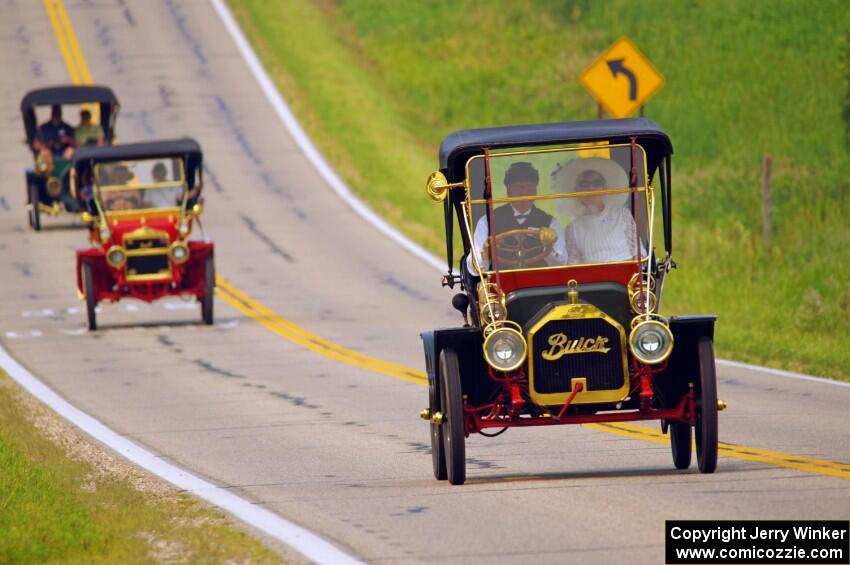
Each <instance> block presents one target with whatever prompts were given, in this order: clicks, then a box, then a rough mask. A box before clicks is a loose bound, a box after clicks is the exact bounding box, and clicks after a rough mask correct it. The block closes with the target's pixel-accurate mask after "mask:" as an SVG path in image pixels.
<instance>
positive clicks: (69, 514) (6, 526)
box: [0, 373, 280, 564]
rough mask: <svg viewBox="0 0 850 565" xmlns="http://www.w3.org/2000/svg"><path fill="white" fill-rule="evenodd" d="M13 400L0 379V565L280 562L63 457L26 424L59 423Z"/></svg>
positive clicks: (185, 510) (170, 504)
mask: <svg viewBox="0 0 850 565" xmlns="http://www.w3.org/2000/svg"><path fill="white" fill-rule="evenodd" d="M21 395H22V393H21V392H19V389H18V388H17V387H16V386H14V385H13V384H12V382H11V381H10V380H9V379H8V378H7V377H6V376H5V375H4V374H2V373H0V563H10V564H11V563H45V562H63V563H82V562H85V563H153V562H162V561H168V562H175V561H178V562H192V563H222V562H225V561H229V560H230V561H233V562H252V563H254V562H260V563H278V562H280V559H279V558H278V557H277V556H276V555H274V554H273V553H272V552H271V551H269V550H268V549H267V548H265V547H264V546H263V545H262V544H260V542H259V541H257V540H255V539H253V538H251V537H250V536H248V535H247V534H245V533H244V532H242V531H241V530H239V529H237V528H236V527H234V526H233V525H232V524H231V523H230V522H229V521H228V520H227V519H226V518H225V517H224V516H223V515H222V514H221V513H220V512H218V511H215V510H212V509H210V508H208V507H206V506H204V505H202V504H201V503H199V502H197V501H195V500H194V499H193V498H191V497H190V496H188V495H185V494H179V493H177V492H175V491H174V490H173V489H170V488H165V487H162V486H161V485H159V486H158V487H156V488H151V487H148V488H147V489H145V490H138V489H137V488H135V487H134V486H133V484H131V482H132V480H133V477H135V479H136V480H137V481H138V480H141V479H139V477H143V476H142V475H141V474H140V473H138V472H136V471H130V472H129V473H130V475H132V476H133V477H131V478H130V480H128V479H127V477H125V476H116V474H115V473H113V472H109V471H108V470H106V471H105V470H104V469H103V468H102V467H99V466H98V465H93V464H92V463H90V462H88V461H85V460H81V459H80V458H69V457H68V456H67V454H66V452H65V450H64V449H63V448H61V447H60V446H59V445H57V444H56V443H54V442H53V441H51V440H49V439H47V437H45V435H44V433H42V432H41V431H40V430H39V429H38V428H36V427H35V426H34V425H33V423H32V420H33V419H34V418H37V421H40V422H41V427H42V428H44V422H50V421H56V420H57V419H58V417H57V416H55V415H52V414H51V415H46V412H47V411H46V409H45V408H42V407H34V408H27V407H26V406H28V405H33V404H34V402H33V401H32V400H29V401H27V402H26V403H24V402H22V396H21ZM48 427H49V428H50V429H52V430H55V429H56V428H55V426H54V425H49V426H48ZM65 439H66V440H67V437H66V438H65ZM73 445H74V446H75V448H76V449H75V451H76V452H79V451H86V452H87V453H91V450H80V446H79V442H77V441H74V442H73ZM95 451H96V450H95ZM135 484H139V483H138V482H137V483H135ZM144 484H148V485H150V484H151V479H145V480H144ZM153 484H159V483H157V482H156V481H154V482H153Z"/></svg>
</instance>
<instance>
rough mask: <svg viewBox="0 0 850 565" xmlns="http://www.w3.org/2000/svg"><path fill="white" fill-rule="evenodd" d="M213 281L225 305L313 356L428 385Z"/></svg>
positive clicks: (415, 375) (424, 379)
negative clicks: (313, 352)
mask: <svg viewBox="0 0 850 565" xmlns="http://www.w3.org/2000/svg"><path fill="white" fill-rule="evenodd" d="M215 281H216V292H217V293H218V295H219V296H220V297H221V298H223V299H224V300H225V301H226V302H227V303H228V304H230V305H231V306H233V307H234V308H236V309H237V310H239V311H240V312H242V313H243V314H245V315H246V316H250V317H251V318H253V319H254V320H256V321H258V322H259V323H260V324H262V325H263V326H265V327H266V328H268V329H270V330H271V331H273V332H274V333H276V334H278V335H280V336H282V337H285V338H286V339H288V340H290V341H293V342H295V343H297V344H298V345H301V346H303V347H306V348H307V349H310V350H312V351H315V352H316V353H321V354H322V355H326V356H328V357H330V358H331V359H336V360H337V361H341V362H343V363H348V364H349V365H354V366H356V367H360V368H363V369H366V370H369V371H374V372H376V373H383V374H384V375H389V376H391V377H395V378H397V379H401V380H404V381H409V382H413V383H418V384H427V383H428V378H427V377H426V375H425V373H422V372H420V371H415V370H413V369H409V368H407V367H404V366H402V365H396V364H395V363H390V362H387V361H382V360H380V359H375V358H374V357H369V356H367V355H363V354H362V353H358V352H356V351H353V350H351V349H347V348H345V347H342V346H340V345H337V344H335V343H333V342H331V341H328V340H326V339H323V338H321V337H319V336H317V335H316V334H314V333H311V332H309V331H307V330H305V329H304V328H302V327H300V326H298V325H296V324H294V323H293V322H290V321H289V320H287V319H285V318H283V317H282V316H281V315H279V314H277V313H276V312H274V311H273V310H271V309H270V308H268V307H266V306H264V305H263V304H261V303H260V302H257V301H256V300H254V299H253V298H251V297H250V296H248V295H247V294H245V293H244V292H242V291H241V290H239V289H238V288H236V287H235V286H233V285H232V284H231V283H230V282H228V281H227V280H225V279H223V278H222V277H220V276H216V278H215Z"/></svg>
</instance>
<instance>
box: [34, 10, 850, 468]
mask: <svg viewBox="0 0 850 565" xmlns="http://www.w3.org/2000/svg"><path fill="white" fill-rule="evenodd" d="M43 2H44V7H45V9H46V10H47V14H48V16H49V17H50V22H51V24H52V25H53V31H54V32H55V34H56V39H57V40H58V42H59V49H60V51H61V52H62V56H63V57H64V59H65V64H66V66H67V67H68V73H69V74H70V75H71V80H72V81H73V82H74V83H75V84H80V83H83V84H91V82H92V79H91V74H90V73H89V69H88V65H86V61H85V58H84V57H83V53H82V50H81V49H80V45H79V43H78V42H77V36H76V34H75V33H74V28H73V27H72V25H71V21H70V20H69V18H68V14H67V12H66V11H65V7H64V6H63V4H62V0H43ZM216 284H217V288H216V293H217V294H218V296H219V297H220V298H222V299H223V300H224V301H225V302H227V303H228V304H230V305H231V306H233V307H234V308H235V309H236V310H238V311H239V312H242V313H243V314H245V315H246V316H249V317H250V318H252V319H254V320H256V321H257V322H259V323H260V324H261V325H263V326H264V327H266V328H268V329H269V330H271V331H273V332H274V333H276V334H278V335H280V336H282V337H284V338H286V339H288V340H290V341H292V342H293V343H297V344H298V345H301V346H303V347H306V348H307V349H310V350H312V351H315V352H317V353H321V354H322V355H325V356H327V357H330V358H332V359H335V360H337V361H340V362H342V363H348V364H350V365H354V366H357V367H361V368H363V369H366V370H369V371H374V372H377V373H382V374H384V375H388V376H391V377H393V378H396V379H401V380H404V381H408V382H413V383H417V384H422V385H425V384H427V383H428V380H427V376H426V375H425V373H423V372H421V371H416V370H414V369H410V368H408V367H404V366H403V365H398V364H395V363H390V362H388V361H383V360H381V359H376V358H374V357H369V356H367V355H363V354H362V353H358V352H356V351H353V350H351V349H347V348H345V347H342V346H341V345H337V344H335V343H333V342H331V341H328V340H326V339H323V338H321V337H319V336H318V335H316V334H314V333H311V332H310V331H308V330H306V329H304V328H302V327H301V326H298V325H297V324H295V323H293V322H291V321H289V320H287V319H285V318H283V317H282V316H280V315H279V314H277V313H276V312H274V311H273V310H271V309H270V308H268V307H267V306H265V305H263V304H262V303H260V302H258V301H256V300H254V299H253V298H251V297H249V296H248V295H247V294H245V293H244V292H242V291H241V290H239V289H238V288H236V287H235V286H234V285H233V284H232V283H230V282H228V281H227V280H225V279H224V278H222V277H219V276H217V277H216ZM584 426H585V427H587V428H590V429H593V430H598V431H604V432H607V433H612V434H617V435H621V436H625V437H629V438H632V439H640V440H644V441H650V442H654V443H659V444H664V445H669V443H670V440H669V438H668V437H667V436H665V435H664V434H662V433H661V432H660V431H657V430H652V429H650V428H645V427H643V426H637V425H633V424H627V423H622V422H618V423H609V424H585V425H584ZM719 451H720V454H721V455H725V456H727V457H734V458H737V459H744V460H747V461H755V462H759V463H766V464H770V465H775V466H778V467H784V468H787V469H796V470H800V471H805V472H809V473H818V474H821V475H830V476H834V477H841V478H843V479H850V464H846V463H839V462H835V461H828V460H825V459H815V458H812V457H802V456H797V455H789V454H786V453H778V452H774V451H767V450H764V449H755V448H751V447H745V446H740V445H734V444H730V443H722V442H721V443H720V446H719Z"/></svg>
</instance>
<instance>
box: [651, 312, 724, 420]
mask: <svg viewBox="0 0 850 565" xmlns="http://www.w3.org/2000/svg"><path fill="white" fill-rule="evenodd" d="M716 321H717V316H715V315H703V316H673V317H671V318H670V331H671V332H672V333H673V353H672V355H670V359H669V361H668V363H667V368H666V369H665V370H664V371H663V372H661V373H659V374H657V375H656V376H655V388H656V392H657V393H658V395H659V397H660V399H661V402H662V404H663V406H664V407H665V408H672V407H673V406H675V405H677V404H678V402H679V400H680V399H681V398H682V395H684V394H685V393H686V392H688V387H689V385H690V384H691V383H694V384H696V383H698V382H699V354H698V351H697V343H698V342H699V340H700V338H703V337H707V338H709V339H712V340H713V339H714V324H715V322H716Z"/></svg>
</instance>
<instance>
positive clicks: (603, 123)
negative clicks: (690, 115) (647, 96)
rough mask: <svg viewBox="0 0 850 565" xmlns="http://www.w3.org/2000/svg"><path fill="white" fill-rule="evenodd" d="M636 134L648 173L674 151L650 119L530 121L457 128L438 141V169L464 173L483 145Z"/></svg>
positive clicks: (625, 138)
mask: <svg viewBox="0 0 850 565" xmlns="http://www.w3.org/2000/svg"><path fill="white" fill-rule="evenodd" d="M632 137H635V138H637V142H638V144H640V145H641V146H643V148H644V149H645V150H646V155H647V163H646V166H647V170H648V171H649V175H650V177H651V176H652V175H653V173H654V172H655V169H656V168H657V167H658V164H659V163H661V160H662V159H663V158H664V157H665V156H667V155H670V154H672V153H673V145H672V143H670V138H669V137H667V134H666V133H664V131H663V130H662V129H661V128H660V127H659V126H658V124H656V123H655V122H653V121H652V120H649V119H647V118H629V119H625V120H591V121H581V122H559V123H550V124H530V125H521V126H506V127H495V128H481V129H466V130H461V131H456V132H454V133H453V134H451V135H449V136H448V137H446V139H444V140H443V143H441V144H440V169H442V170H443V171H444V172H445V173H446V175H447V176H448V177H449V179H450V180H452V181H458V180H460V179H461V178H462V177H463V176H464V167H465V166H466V162H467V161H468V160H469V158H470V157H473V156H475V155H481V154H482V153H484V148H485V147H486V148H488V149H502V148H509V147H517V148H519V147H539V146H547V145H564V144H572V143H582V142H591V141H608V142H609V143H612V144H614V143H629V141H630V140H631V138H632Z"/></svg>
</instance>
